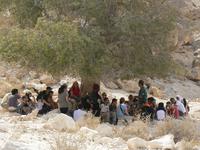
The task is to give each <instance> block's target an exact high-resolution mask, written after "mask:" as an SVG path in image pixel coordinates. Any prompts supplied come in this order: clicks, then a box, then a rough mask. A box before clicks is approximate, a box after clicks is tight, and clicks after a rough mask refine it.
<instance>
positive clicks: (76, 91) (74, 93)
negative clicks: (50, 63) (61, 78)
mask: <svg viewBox="0 0 200 150" xmlns="http://www.w3.org/2000/svg"><path fill="white" fill-rule="evenodd" d="M70 92H71V96H77V97H79V96H81V91H80V89H79V88H75V87H72V88H71V89H70Z"/></svg>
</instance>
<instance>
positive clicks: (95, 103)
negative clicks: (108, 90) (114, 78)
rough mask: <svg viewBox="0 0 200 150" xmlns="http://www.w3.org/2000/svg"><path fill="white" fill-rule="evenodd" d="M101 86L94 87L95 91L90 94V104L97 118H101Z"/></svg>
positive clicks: (95, 85)
mask: <svg viewBox="0 0 200 150" xmlns="http://www.w3.org/2000/svg"><path fill="white" fill-rule="evenodd" d="M99 91H100V86H99V85H98V84H94V85H93V90H92V92H91V93H90V96H89V97H90V103H91V106H92V113H93V114H94V115H95V116H96V117H99V116H100V111H101V109H100V103H101V96H100V95H99Z"/></svg>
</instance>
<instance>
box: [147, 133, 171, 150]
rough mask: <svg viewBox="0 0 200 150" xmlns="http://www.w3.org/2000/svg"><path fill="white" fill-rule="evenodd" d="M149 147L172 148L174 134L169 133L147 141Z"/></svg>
mask: <svg viewBox="0 0 200 150" xmlns="http://www.w3.org/2000/svg"><path fill="white" fill-rule="evenodd" d="M148 145H149V147H151V149H174V147H175V143H174V136H173V135H171V134H169V135H165V136H162V137H160V138H158V139H155V140H152V141H150V142H148Z"/></svg>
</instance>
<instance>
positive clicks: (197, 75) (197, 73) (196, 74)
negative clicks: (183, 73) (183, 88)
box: [188, 67, 200, 81]
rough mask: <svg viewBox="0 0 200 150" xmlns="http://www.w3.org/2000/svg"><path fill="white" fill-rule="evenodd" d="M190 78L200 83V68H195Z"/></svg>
mask: <svg viewBox="0 0 200 150" xmlns="http://www.w3.org/2000/svg"><path fill="white" fill-rule="evenodd" d="M188 78H189V79H191V80H193V81H200V67H195V68H193V69H192V71H191V74H190V75H189V76H188Z"/></svg>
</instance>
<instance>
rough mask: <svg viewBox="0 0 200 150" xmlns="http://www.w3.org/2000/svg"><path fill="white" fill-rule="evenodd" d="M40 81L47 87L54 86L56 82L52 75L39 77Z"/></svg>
mask: <svg viewBox="0 0 200 150" xmlns="http://www.w3.org/2000/svg"><path fill="white" fill-rule="evenodd" d="M39 79H40V81H41V82H42V83H44V84H47V85H51V84H55V83H56V80H55V79H54V78H53V76H52V75H48V74H43V75H42V76H40V78H39Z"/></svg>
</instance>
